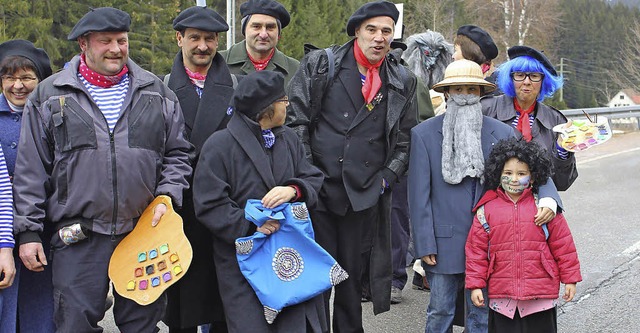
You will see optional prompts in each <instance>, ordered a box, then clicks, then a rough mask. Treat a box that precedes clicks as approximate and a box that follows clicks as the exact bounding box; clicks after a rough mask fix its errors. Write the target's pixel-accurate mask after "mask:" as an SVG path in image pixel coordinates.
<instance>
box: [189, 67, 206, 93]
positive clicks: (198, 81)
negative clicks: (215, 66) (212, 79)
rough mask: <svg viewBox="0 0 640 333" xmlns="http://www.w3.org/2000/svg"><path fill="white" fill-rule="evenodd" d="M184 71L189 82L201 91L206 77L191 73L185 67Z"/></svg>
mask: <svg viewBox="0 0 640 333" xmlns="http://www.w3.org/2000/svg"><path fill="white" fill-rule="evenodd" d="M184 71H185V72H187V76H188V77H189V79H191V82H192V83H193V84H194V85H195V86H196V87H199V88H201V89H204V81H205V80H207V76H206V75H203V74H200V73H198V72H192V71H191V70H190V69H189V68H187V66H184Z"/></svg>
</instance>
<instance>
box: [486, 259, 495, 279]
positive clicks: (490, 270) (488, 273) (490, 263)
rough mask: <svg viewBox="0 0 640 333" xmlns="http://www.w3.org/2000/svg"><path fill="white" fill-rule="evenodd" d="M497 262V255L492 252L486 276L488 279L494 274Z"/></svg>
mask: <svg viewBox="0 0 640 333" xmlns="http://www.w3.org/2000/svg"><path fill="white" fill-rule="evenodd" d="M495 264H496V255H495V254H490V255H489V266H488V267H487V276H486V277H485V278H486V280H487V281H489V277H490V276H491V274H493V271H494V266H495Z"/></svg>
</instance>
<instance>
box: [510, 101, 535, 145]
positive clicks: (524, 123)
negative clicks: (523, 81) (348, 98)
mask: <svg viewBox="0 0 640 333" xmlns="http://www.w3.org/2000/svg"><path fill="white" fill-rule="evenodd" d="M536 103H537V102H533V104H532V105H531V106H530V107H529V108H528V109H526V110H523V109H522V107H521V106H520V104H518V100H517V99H516V98H514V99H513V106H514V107H515V108H516V111H518V112H520V118H518V125H517V126H516V129H518V131H520V133H522V136H523V137H524V139H525V140H527V142H529V141H531V138H532V137H531V123H529V115H530V114H531V112H533V109H535V107H536Z"/></svg>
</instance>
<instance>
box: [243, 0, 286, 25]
mask: <svg viewBox="0 0 640 333" xmlns="http://www.w3.org/2000/svg"><path fill="white" fill-rule="evenodd" d="M253 14H263V15H269V16H273V17H275V18H276V19H277V20H278V21H280V24H281V25H282V28H283V29H284V27H286V26H287V25H288V24H289V22H291V16H290V15H289V12H288V11H287V9H286V8H284V6H283V5H282V4H280V3H279V2H277V1H274V0H249V1H247V2H245V3H243V4H242V5H240V16H241V17H246V16H247V15H253ZM243 31H244V29H243Z"/></svg>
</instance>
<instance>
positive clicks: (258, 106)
mask: <svg viewBox="0 0 640 333" xmlns="http://www.w3.org/2000/svg"><path fill="white" fill-rule="evenodd" d="M284 96H285V92H284V75H282V73H279V72H274V71H259V72H252V73H250V74H248V75H247V76H245V77H244V78H243V79H242V80H240V82H239V83H238V86H237V87H236V90H235V91H234V92H233V96H232V97H231V107H232V108H233V110H234V111H235V112H240V113H242V114H244V115H245V116H247V117H248V118H249V119H252V120H255V117H256V116H257V115H258V114H259V113H260V112H261V111H262V110H264V109H265V108H266V107H267V106H269V105H271V104H273V102H275V101H276V100H278V99H280V98H282V97H284Z"/></svg>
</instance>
